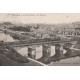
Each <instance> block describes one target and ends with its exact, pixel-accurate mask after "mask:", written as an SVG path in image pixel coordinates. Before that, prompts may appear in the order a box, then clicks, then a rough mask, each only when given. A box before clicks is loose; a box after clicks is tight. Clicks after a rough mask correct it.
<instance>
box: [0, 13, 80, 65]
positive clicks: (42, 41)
mask: <svg viewBox="0 0 80 80" xmlns="http://www.w3.org/2000/svg"><path fill="white" fill-rule="evenodd" d="M0 66H80V13H0Z"/></svg>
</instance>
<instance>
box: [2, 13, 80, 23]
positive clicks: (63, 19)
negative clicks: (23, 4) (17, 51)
mask: <svg viewBox="0 0 80 80" xmlns="http://www.w3.org/2000/svg"><path fill="white" fill-rule="evenodd" d="M5 21H9V22H16V23H53V24H56V23H71V22H75V21H80V14H79V13H78V14H77V13H74V14H72V13H67V14H64V13H57V14H56V13H54V14H44V13H43V14H40V13H39V14H38V13H37V14H35V13H32V14H29V13H27V14H0V22H5Z"/></svg>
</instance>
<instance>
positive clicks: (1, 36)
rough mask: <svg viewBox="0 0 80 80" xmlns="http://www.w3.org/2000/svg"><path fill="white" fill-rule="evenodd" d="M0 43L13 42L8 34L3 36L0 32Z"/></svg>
mask: <svg viewBox="0 0 80 80" xmlns="http://www.w3.org/2000/svg"><path fill="white" fill-rule="evenodd" d="M0 41H4V42H14V41H15V40H14V39H13V38H12V37H11V36H10V35H9V34H5V33H3V32H0Z"/></svg>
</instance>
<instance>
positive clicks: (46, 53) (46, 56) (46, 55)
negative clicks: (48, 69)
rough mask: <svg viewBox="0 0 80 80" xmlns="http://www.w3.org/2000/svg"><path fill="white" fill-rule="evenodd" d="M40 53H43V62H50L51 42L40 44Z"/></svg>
mask: <svg viewBox="0 0 80 80" xmlns="http://www.w3.org/2000/svg"><path fill="white" fill-rule="evenodd" d="M42 53H43V57H42V58H43V62H44V63H46V64H47V63H50V61H51V58H50V55H51V44H43V45H42Z"/></svg>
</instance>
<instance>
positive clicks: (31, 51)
mask: <svg viewBox="0 0 80 80" xmlns="http://www.w3.org/2000/svg"><path fill="white" fill-rule="evenodd" d="M28 57H30V58H32V59H35V58H36V49H35V48H32V47H28Z"/></svg>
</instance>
